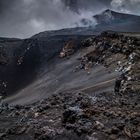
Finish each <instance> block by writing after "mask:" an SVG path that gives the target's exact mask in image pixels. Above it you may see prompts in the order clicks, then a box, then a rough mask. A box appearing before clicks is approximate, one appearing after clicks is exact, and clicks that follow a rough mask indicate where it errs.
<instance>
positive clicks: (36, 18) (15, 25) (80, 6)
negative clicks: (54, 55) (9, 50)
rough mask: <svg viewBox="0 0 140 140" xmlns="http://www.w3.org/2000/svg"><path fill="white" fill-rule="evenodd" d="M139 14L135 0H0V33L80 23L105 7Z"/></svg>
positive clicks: (19, 35)
mask: <svg viewBox="0 0 140 140" xmlns="http://www.w3.org/2000/svg"><path fill="white" fill-rule="evenodd" d="M107 8H109V9H112V10H115V11H119V12H123V13H130V14H131V13H132V14H135V15H139V14H140V13H139V9H140V1H139V0H86V1H85V0H39V1H38V0H12V1H11V0H1V1H0V19H1V22H0V31H1V32H0V36H5V37H16V38H27V37H30V36H32V35H34V34H36V33H39V32H41V31H46V30H56V29H62V28H70V27H77V26H80V25H79V24H78V25H77V24H75V23H77V22H79V21H80V20H81V19H83V18H85V17H86V18H88V19H90V18H91V17H92V16H93V15H96V14H97V13H100V12H101V11H103V10H105V9H107Z"/></svg>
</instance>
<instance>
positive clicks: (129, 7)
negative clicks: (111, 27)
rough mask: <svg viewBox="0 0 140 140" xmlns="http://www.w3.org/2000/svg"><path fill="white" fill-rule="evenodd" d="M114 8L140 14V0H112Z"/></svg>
mask: <svg viewBox="0 0 140 140" xmlns="http://www.w3.org/2000/svg"><path fill="white" fill-rule="evenodd" d="M111 6H112V8H113V9H115V10H117V11H120V12H124V13H130V14H137V15H139V14H140V0H112V1H111Z"/></svg>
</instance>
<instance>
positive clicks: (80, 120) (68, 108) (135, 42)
mask: <svg viewBox="0 0 140 140" xmlns="http://www.w3.org/2000/svg"><path fill="white" fill-rule="evenodd" d="M82 44H83V45H82V48H81V50H80V51H83V50H84V52H85V53H82V54H83V55H82V56H81V58H79V59H78V61H79V65H77V66H76V67H75V68H74V70H73V72H78V71H81V70H85V71H87V73H88V74H90V69H94V66H95V65H99V64H101V65H104V66H105V67H107V68H108V69H109V71H110V72H111V71H117V72H118V73H120V76H119V77H118V78H116V80H115V81H116V82H115V85H114V91H110V92H102V93H99V94H95V95H94V96H90V95H89V94H87V92H86V93H85V92H84V91H85V90H89V88H90V91H92V87H87V89H84V90H82V92H81V91H80V90H79V91H78V90H77V91H75V92H73V91H65V92H61V93H59V94H55V95H52V96H50V97H49V98H47V99H43V100H41V101H38V102H36V103H34V104H30V105H24V106H20V105H16V106H9V105H8V104H1V106H0V124H1V125H0V139H2V140H16V139H17V140H25V139H26V140H34V139H35V140H47V139H48V140H139V139H140V90H139V89H140V85H139V83H140V81H139V80H140V67H139V63H140V40H139V38H136V37H130V36H124V35H120V34H117V33H107V32H105V33H102V34H101V35H99V36H96V37H94V38H89V39H87V40H85V41H83V42H82ZM85 48H86V51H85ZM76 51H77V50H76V49H75V48H74V46H73V45H71V43H69V45H66V46H65V47H64V48H63V49H62V51H61V52H60V57H61V59H65V57H66V58H67V59H69V58H70V57H73V54H74V53H75V52H76Z"/></svg>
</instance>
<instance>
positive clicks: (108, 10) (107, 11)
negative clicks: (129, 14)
mask: <svg viewBox="0 0 140 140" xmlns="http://www.w3.org/2000/svg"><path fill="white" fill-rule="evenodd" d="M109 12H111V13H112V12H114V11H112V10H111V9H106V10H104V11H103V13H109Z"/></svg>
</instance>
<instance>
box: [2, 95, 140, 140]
mask: <svg viewBox="0 0 140 140" xmlns="http://www.w3.org/2000/svg"><path fill="white" fill-rule="evenodd" d="M139 100H140V94H139V93H132V94H131V95H125V96H123V97H121V96H117V95H115V94H112V93H101V94H100V95H97V96H96V97H91V96H87V95H85V94H84V93H60V94H57V95H53V96H52V97H50V98H48V99H45V100H42V101H40V102H37V103H34V104H32V105H26V106H19V105H17V106H8V105H1V107H0V124H1V125H0V139H1V140H15V139H18V140H23V139H26V140H35V139H36V140H44V139H45V140H62V139H64V140H93V139H97V140H120V139H122V140H129V139H134V140H139V139H140V112H139V110H140V104H139ZM5 121H6V123H5ZM8 121H9V123H10V125H8Z"/></svg>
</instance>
